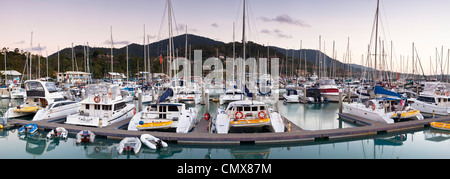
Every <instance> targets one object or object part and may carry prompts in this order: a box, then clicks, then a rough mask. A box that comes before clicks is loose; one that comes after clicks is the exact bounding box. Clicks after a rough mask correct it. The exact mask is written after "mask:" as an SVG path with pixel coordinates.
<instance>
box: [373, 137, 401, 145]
mask: <svg viewBox="0 0 450 179" xmlns="http://www.w3.org/2000/svg"><path fill="white" fill-rule="evenodd" d="M406 140H407V135H406V134H400V135H395V136H392V137H386V138H378V139H374V143H375V145H389V146H401V145H403V142H405V141H406Z"/></svg>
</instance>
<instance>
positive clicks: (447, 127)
mask: <svg viewBox="0 0 450 179" xmlns="http://www.w3.org/2000/svg"><path fill="white" fill-rule="evenodd" d="M430 126H431V127H432V128H435V129H441V130H447V131H450V124H449V123H443V122H431V123H430Z"/></svg>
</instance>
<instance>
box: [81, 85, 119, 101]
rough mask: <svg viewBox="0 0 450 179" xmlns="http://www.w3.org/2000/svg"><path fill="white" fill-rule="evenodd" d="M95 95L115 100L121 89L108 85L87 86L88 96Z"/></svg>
mask: <svg viewBox="0 0 450 179" xmlns="http://www.w3.org/2000/svg"><path fill="white" fill-rule="evenodd" d="M95 94H105V95H110V96H111V97H112V99H115V98H116V96H117V95H120V88H119V86H118V85H111V84H106V83H101V84H90V85H87V86H86V95H88V96H91V95H95Z"/></svg>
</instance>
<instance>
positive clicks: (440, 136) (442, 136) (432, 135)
mask: <svg viewBox="0 0 450 179" xmlns="http://www.w3.org/2000/svg"><path fill="white" fill-rule="evenodd" d="M423 133H424V135H425V140H428V141H433V142H442V141H446V140H448V139H450V131H444V130H439V129H433V128H431V129H430V130H424V131H423Z"/></svg>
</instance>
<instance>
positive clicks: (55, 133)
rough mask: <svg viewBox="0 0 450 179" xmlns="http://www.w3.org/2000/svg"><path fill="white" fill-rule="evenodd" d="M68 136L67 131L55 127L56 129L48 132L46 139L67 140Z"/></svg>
mask: <svg viewBox="0 0 450 179" xmlns="http://www.w3.org/2000/svg"><path fill="white" fill-rule="evenodd" d="M68 134H69V131H67V130H66V129H65V128H64V127H57V128H56V129H53V130H51V131H50V132H48V134H47V139H49V138H53V137H56V138H63V139H67V135H68Z"/></svg>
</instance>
